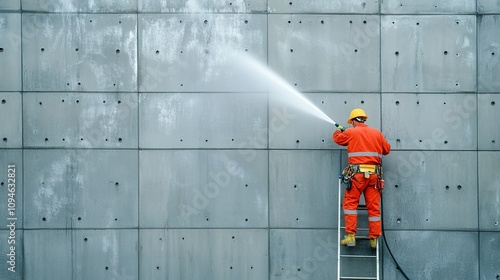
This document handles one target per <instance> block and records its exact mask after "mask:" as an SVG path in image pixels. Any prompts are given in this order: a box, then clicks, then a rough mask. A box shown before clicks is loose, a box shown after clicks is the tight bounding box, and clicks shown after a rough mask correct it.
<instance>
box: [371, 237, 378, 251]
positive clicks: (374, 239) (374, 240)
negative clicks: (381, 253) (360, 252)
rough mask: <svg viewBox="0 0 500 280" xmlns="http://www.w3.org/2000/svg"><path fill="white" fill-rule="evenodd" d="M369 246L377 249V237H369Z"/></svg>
mask: <svg viewBox="0 0 500 280" xmlns="http://www.w3.org/2000/svg"><path fill="white" fill-rule="evenodd" d="M370 247H371V248H372V249H377V238H370Z"/></svg>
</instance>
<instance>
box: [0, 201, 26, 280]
mask: <svg viewBox="0 0 500 280" xmlns="http://www.w3.org/2000/svg"><path fill="white" fill-rule="evenodd" d="M2 197H4V196H2ZM3 209H6V208H3ZM2 220H3V219H2ZM3 221H5V220H3ZM9 224H10V221H7V225H8V226H7V227H2V230H0V241H1V242H0V263H1V264H2V269H0V278H1V279H9V280H22V279H25V278H23V275H24V256H25V255H24V246H23V243H24V240H23V239H24V238H23V231H21V230H16V229H15V228H14V227H12V229H9ZM4 229H6V230H4Z"/></svg>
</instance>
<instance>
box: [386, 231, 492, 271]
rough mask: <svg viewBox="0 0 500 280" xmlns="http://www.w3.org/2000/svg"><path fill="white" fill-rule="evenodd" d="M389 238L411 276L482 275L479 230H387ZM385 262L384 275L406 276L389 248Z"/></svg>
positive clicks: (389, 242) (387, 237)
mask: <svg viewBox="0 0 500 280" xmlns="http://www.w3.org/2000/svg"><path fill="white" fill-rule="evenodd" d="M385 238H386V239H387V243H388V244H389V248H390V250H391V252H392V254H393V255H394V258H396V260H397V262H398V263H399V265H400V269H401V270H403V271H404V273H405V274H406V275H407V276H408V278H409V279H412V280H413V279H415V280H419V279H422V280H427V279H479V264H478V259H479V251H478V250H479V246H478V238H479V237H478V234H477V232H459V231H386V232H385ZM383 263H384V267H383V275H384V279H398V280H399V279H405V278H404V277H403V276H402V274H401V272H399V270H397V269H396V265H395V264H394V261H393V260H392V258H391V255H390V254H389V253H388V251H387V250H386V248H384V252H383ZM481 273H482V272H481ZM489 279H491V278H489Z"/></svg>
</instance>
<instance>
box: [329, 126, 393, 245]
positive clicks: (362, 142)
mask: <svg viewBox="0 0 500 280" xmlns="http://www.w3.org/2000/svg"><path fill="white" fill-rule="evenodd" d="M332 138H333V141H334V142H335V143H337V144H338V145H341V146H347V156H348V162H349V164H371V165H380V164H381V163H382V155H387V154H389V152H390V151H391V145H390V144H389V143H387V140H386V139H385V137H384V135H383V134H382V133H381V132H380V131H379V130H377V129H375V128H371V127H369V126H368V125H366V124H364V123H358V124H357V125H356V127H353V128H349V129H347V130H345V131H344V132H340V131H338V130H336V131H335V132H334V133H333V136H332ZM377 182H378V175H377V174H370V177H369V178H365V175H364V173H356V174H354V176H353V177H351V189H350V190H347V189H346V191H345V195H344V219H345V227H346V229H345V231H346V233H351V234H356V229H357V223H358V214H357V209H358V205H359V198H360V196H361V194H362V193H363V194H364V195H365V202H366V207H367V210H368V226H369V231H368V237H369V238H377V237H379V236H381V235H382V230H381V218H380V191H379V190H378V189H376V188H375V187H376V185H377Z"/></svg>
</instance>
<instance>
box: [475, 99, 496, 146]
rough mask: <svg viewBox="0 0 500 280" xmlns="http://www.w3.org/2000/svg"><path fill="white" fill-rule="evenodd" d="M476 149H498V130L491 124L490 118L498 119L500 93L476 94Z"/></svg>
mask: <svg viewBox="0 0 500 280" xmlns="http://www.w3.org/2000/svg"><path fill="white" fill-rule="evenodd" d="M477 107H478V120H479V121H478V124H477V125H478V128H477V129H478V134H479V135H481V137H478V149H479V150H496V151H499V150H500V130H499V129H494V128H493V127H492V126H491V120H498V119H500V94H480V95H478V105H477Z"/></svg>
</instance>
